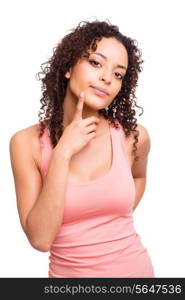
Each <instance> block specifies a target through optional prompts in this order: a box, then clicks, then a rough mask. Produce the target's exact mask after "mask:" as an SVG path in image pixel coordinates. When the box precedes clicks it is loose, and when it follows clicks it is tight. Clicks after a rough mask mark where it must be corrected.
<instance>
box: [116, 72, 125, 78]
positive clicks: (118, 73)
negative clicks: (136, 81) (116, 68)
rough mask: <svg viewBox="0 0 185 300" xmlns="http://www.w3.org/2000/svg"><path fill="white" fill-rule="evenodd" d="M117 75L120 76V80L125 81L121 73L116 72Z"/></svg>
mask: <svg viewBox="0 0 185 300" xmlns="http://www.w3.org/2000/svg"><path fill="white" fill-rule="evenodd" d="M115 74H118V75H119V76H120V77H118V76H117V77H118V78H119V79H123V76H122V75H121V74H120V73H117V72H116V73H115Z"/></svg>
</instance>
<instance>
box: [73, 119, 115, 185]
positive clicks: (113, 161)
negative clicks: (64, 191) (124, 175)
mask: <svg viewBox="0 0 185 300" xmlns="http://www.w3.org/2000/svg"><path fill="white" fill-rule="evenodd" d="M108 125H109V132H110V137H111V148H112V165H111V167H110V169H109V170H108V172H107V173H106V174H105V175H103V176H100V177H98V178H96V179H94V180H89V181H80V180H76V179H72V178H69V177H68V179H67V180H68V184H70V185H74V186H82V185H83V186H85V185H91V184H97V183H101V182H102V181H103V180H105V179H106V178H107V177H110V176H111V174H112V172H113V169H114V165H115V146H114V133H113V132H112V130H113V128H112V125H111V124H110V123H109V121H108Z"/></svg>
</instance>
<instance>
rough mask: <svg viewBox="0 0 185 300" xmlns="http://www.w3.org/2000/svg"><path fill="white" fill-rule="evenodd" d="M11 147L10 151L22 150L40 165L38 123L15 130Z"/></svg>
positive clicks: (11, 139)
mask: <svg viewBox="0 0 185 300" xmlns="http://www.w3.org/2000/svg"><path fill="white" fill-rule="evenodd" d="M9 147H10V153H11V152H12V151H14V152H15V151H21V152H22V153H27V154H29V155H31V156H32V157H33V159H34V161H35V162H36V164H37V166H38V167H39V166H40V143H39V130H38V127H37V124H34V125H31V126H29V127H26V128H23V129H21V130H19V131H17V132H15V133H14V134H13V135H12V136H11V138H10V142H9Z"/></svg>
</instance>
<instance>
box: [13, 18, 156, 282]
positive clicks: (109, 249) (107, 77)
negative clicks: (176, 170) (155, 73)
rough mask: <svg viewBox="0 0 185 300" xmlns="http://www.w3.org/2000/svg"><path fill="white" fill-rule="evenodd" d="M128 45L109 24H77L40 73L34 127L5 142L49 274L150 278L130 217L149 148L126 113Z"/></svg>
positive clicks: (130, 65) (131, 64)
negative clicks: (8, 143) (37, 116)
mask: <svg viewBox="0 0 185 300" xmlns="http://www.w3.org/2000/svg"><path fill="white" fill-rule="evenodd" d="M135 42H136V41H135V40H132V39H131V38H129V37H126V36H124V35H122V34H121V33H120V32H119V29H118V27H117V26H114V25H111V24H110V23H108V22H105V21H104V22H100V21H97V20H96V21H93V22H84V23H83V22H81V23H80V24H79V25H78V26H77V28H75V29H73V30H72V31H71V33H69V34H68V35H66V36H65V37H64V38H63V39H62V40H61V41H60V42H59V43H58V45H57V47H56V48H55V50H54V53H53V56H52V57H51V59H50V60H49V61H48V62H47V64H48V66H46V67H45V68H44V69H42V70H43V72H39V74H44V77H43V78H42V79H41V78H40V77H39V80H42V90H43V96H42V98H41V100H40V101H41V104H42V106H41V110H40V112H39V123H38V124H35V125H32V126H30V127H28V128H25V129H23V130H20V131H18V132H16V133H15V134H14V135H13V136H12V137H11V140H10V156H11V163H12V170H13V174H14V180H15V188H16V196H17V204H18V212H19V216H20V222H21V225H22V228H23V230H24V232H25V234H26V236H27V237H28V240H29V242H30V243H31V245H32V246H33V247H34V248H35V249H37V250H39V251H50V256H49V259H50V263H49V272H48V276H49V277H67V278H68V277H96V278H98V277H154V272H153V266H152V263H151V260H150V257H149V255H148V252H147V249H146V248H144V246H143V245H142V242H141V240H140V236H139V235H138V234H137V233H136V231H135V228H134V223H133V215H132V214H133V211H134V209H135V208H136V206H137V205H138V203H139V201H140V199H141V197H142V194H143V193H144V189H145V184H146V168H147V155H148V153H149V149H150V138H149V135H148V132H147V130H146V129H145V128H144V127H143V126H142V125H139V124H136V118H135V117H134V116H135V110H134V109H133V107H132V106H133V103H134V99H135V88H136V86H137V80H138V73H139V72H141V64H142V62H143V60H141V52H140V51H139V49H138V48H137V46H136V43H135ZM136 106H137V105H136ZM42 115H43V116H42ZM136 127H137V130H136ZM136 144H137V146H136ZM136 153H137V155H136Z"/></svg>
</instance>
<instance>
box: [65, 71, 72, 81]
mask: <svg viewBox="0 0 185 300" xmlns="http://www.w3.org/2000/svg"><path fill="white" fill-rule="evenodd" d="M70 76H71V74H70V71H67V72H66V73H65V77H66V78H67V79H69V78H70Z"/></svg>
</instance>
